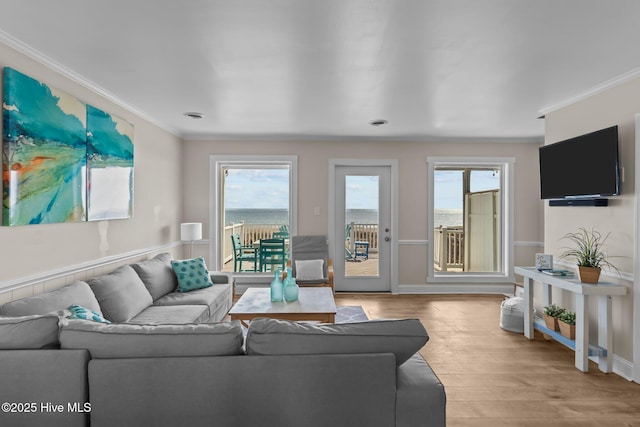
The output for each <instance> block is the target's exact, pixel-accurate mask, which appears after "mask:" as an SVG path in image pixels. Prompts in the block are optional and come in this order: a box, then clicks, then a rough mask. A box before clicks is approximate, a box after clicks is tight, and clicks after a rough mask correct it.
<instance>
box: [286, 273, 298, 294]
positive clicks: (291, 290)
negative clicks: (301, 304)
mask: <svg viewBox="0 0 640 427" xmlns="http://www.w3.org/2000/svg"><path fill="white" fill-rule="evenodd" d="M284 300H285V301H287V302H293V301H297V300H298V284H297V283H296V279H295V278H294V277H293V273H292V272H291V268H287V278H286V279H284Z"/></svg>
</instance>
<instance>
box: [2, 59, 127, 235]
mask: <svg viewBox="0 0 640 427" xmlns="http://www.w3.org/2000/svg"><path fill="white" fill-rule="evenodd" d="M3 77H4V84H3V89H4V95H3V102H2V134H3V135H2V224H3V225H27V224H47V223H59V222H76V221H86V220H89V221H94V220H104V219H118V218H131V216H132V214H133V125H132V124H131V123H128V122H126V121H125V120H123V119H121V118H118V117H115V116H112V115H110V114H109V113H106V112H104V111H101V110H99V109H97V108H95V107H92V106H90V105H87V104H85V103H84V102H82V101H80V100H78V99H77V98H75V97H73V96H71V95H69V94H67V93H64V92H62V91H60V90H58V89H55V88H53V87H50V86H48V85H47V84H45V83H42V82H40V81H38V80H36V79H34V78H32V77H29V76H27V75H25V74H22V73H20V72H19V71H16V70H14V69H12V68H9V67H5V68H4V71H3Z"/></svg>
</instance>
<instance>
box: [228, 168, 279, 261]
mask: <svg viewBox="0 0 640 427" xmlns="http://www.w3.org/2000/svg"><path fill="white" fill-rule="evenodd" d="M222 173H223V174H224V176H223V182H224V185H223V194H224V195H223V197H222V214H223V221H221V224H223V227H224V230H222V233H223V234H222V235H224V239H223V241H222V248H223V250H222V251H221V252H222V253H221V256H222V262H221V265H223V271H234V272H240V271H243V272H254V271H255V272H260V271H268V270H270V269H272V268H274V267H273V266H272V265H271V264H269V263H266V262H265V263H264V265H261V264H260V262H259V259H260V256H259V250H260V241H261V240H262V239H272V238H282V239H284V240H285V243H286V246H287V247H286V249H287V250H288V242H289V235H288V233H289V217H290V216H289V197H290V195H289V188H290V187H289V168H288V167H286V166H283V167H269V168H264V167H262V168H261V167H258V166H253V167H251V166H246V167H233V168H231V167H229V168H224V169H223V170H222ZM233 235H237V237H236V238H235V240H234V239H233V238H232V236H233Z"/></svg>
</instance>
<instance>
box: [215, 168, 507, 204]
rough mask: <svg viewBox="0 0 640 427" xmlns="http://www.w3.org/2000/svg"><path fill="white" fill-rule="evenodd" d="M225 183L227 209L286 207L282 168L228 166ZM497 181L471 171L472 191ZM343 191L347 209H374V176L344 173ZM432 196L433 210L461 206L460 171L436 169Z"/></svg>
mask: <svg viewBox="0 0 640 427" xmlns="http://www.w3.org/2000/svg"><path fill="white" fill-rule="evenodd" d="M225 182H226V193H225V200H226V208H228V209H241V208H245V209H246V208H254V209H287V208H288V207H289V172H288V170H286V169H229V170H228V175H227V178H226V181H225ZM499 184H500V175H499V174H498V173H496V174H495V176H494V174H493V173H492V172H491V171H474V172H473V174H472V180H471V190H472V191H482V190H489V189H493V188H498V186H499ZM425 186H426V184H425ZM345 190H346V196H345V197H346V201H347V203H346V205H347V206H346V208H347V209H376V208H377V206H378V177H375V176H354V175H351V176H348V177H347V182H346V189H345ZM425 191H426V190H425ZM434 198H435V208H436V209H462V172H461V171H445V170H442V171H436V172H435V192H434Z"/></svg>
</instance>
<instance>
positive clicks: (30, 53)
mask: <svg viewBox="0 0 640 427" xmlns="http://www.w3.org/2000/svg"><path fill="white" fill-rule="evenodd" d="M0 43H4V44H5V45H7V46H9V47H10V48H12V49H14V50H16V51H17V52H19V53H21V54H23V55H25V56H27V57H28V58H31V59H33V60H34V61H36V62H39V63H40V64H42V65H44V66H45V67H47V68H49V69H51V70H53V71H55V72H56V73H58V74H60V75H62V76H63V77H66V78H68V79H69V80H71V81H73V82H75V83H77V84H79V85H80V86H82V87H84V88H86V89H89V90H90V91H92V92H94V93H96V94H97V95H99V96H101V97H102V98H105V99H106V100H108V101H110V102H112V103H114V104H116V105H118V106H119V107H122V108H124V109H125V110H127V111H129V112H131V113H133V114H135V115H136V116H138V117H140V118H141V119H143V120H146V121H148V122H149V123H151V124H153V125H155V126H157V127H159V128H161V129H163V130H165V131H167V132H169V133H171V134H172V135H174V136H176V137H178V138H180V137H181V135H180V133H179V132H178V131H177V130H176V129H173V128H171V127H169V126H167V125H166V124H164V123H161V122H159V121H158V120H156V119H154V118H153V117H151V116H149V115H148V114H147V113H145V112H144V111H141V110H139V109H138V108H135V107H133V106H132V105H130V104H127V103H126V102H125V101H123V100H122V99H120V98H118V97H117V96H115V95H113V94H112V93H111V92H109V91H108V90H106V89H104V88H103V87H101V86H100V85H98V84H96V83H94V82H92V81H91V80H89V79H87V78H86V77H84V76H82V75H80V74H78V73H76V72H75V71H73V70H71V69H70V68H68V67H66V66H64V65H62V64H61V63H59V62H57V61H56V60H54V59H52V58H50V57H49V56H47V55H45V54H44V53H42V52H40V51H39V50H37V49H34V48H33V47H31V46H29V45H28V44H26V43H24V42H22V41H20V40H18V39H16V38H15V37H13V36H11V35H10V34H8V33H6V32H5V31H2V30H0Z"/></svg>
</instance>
